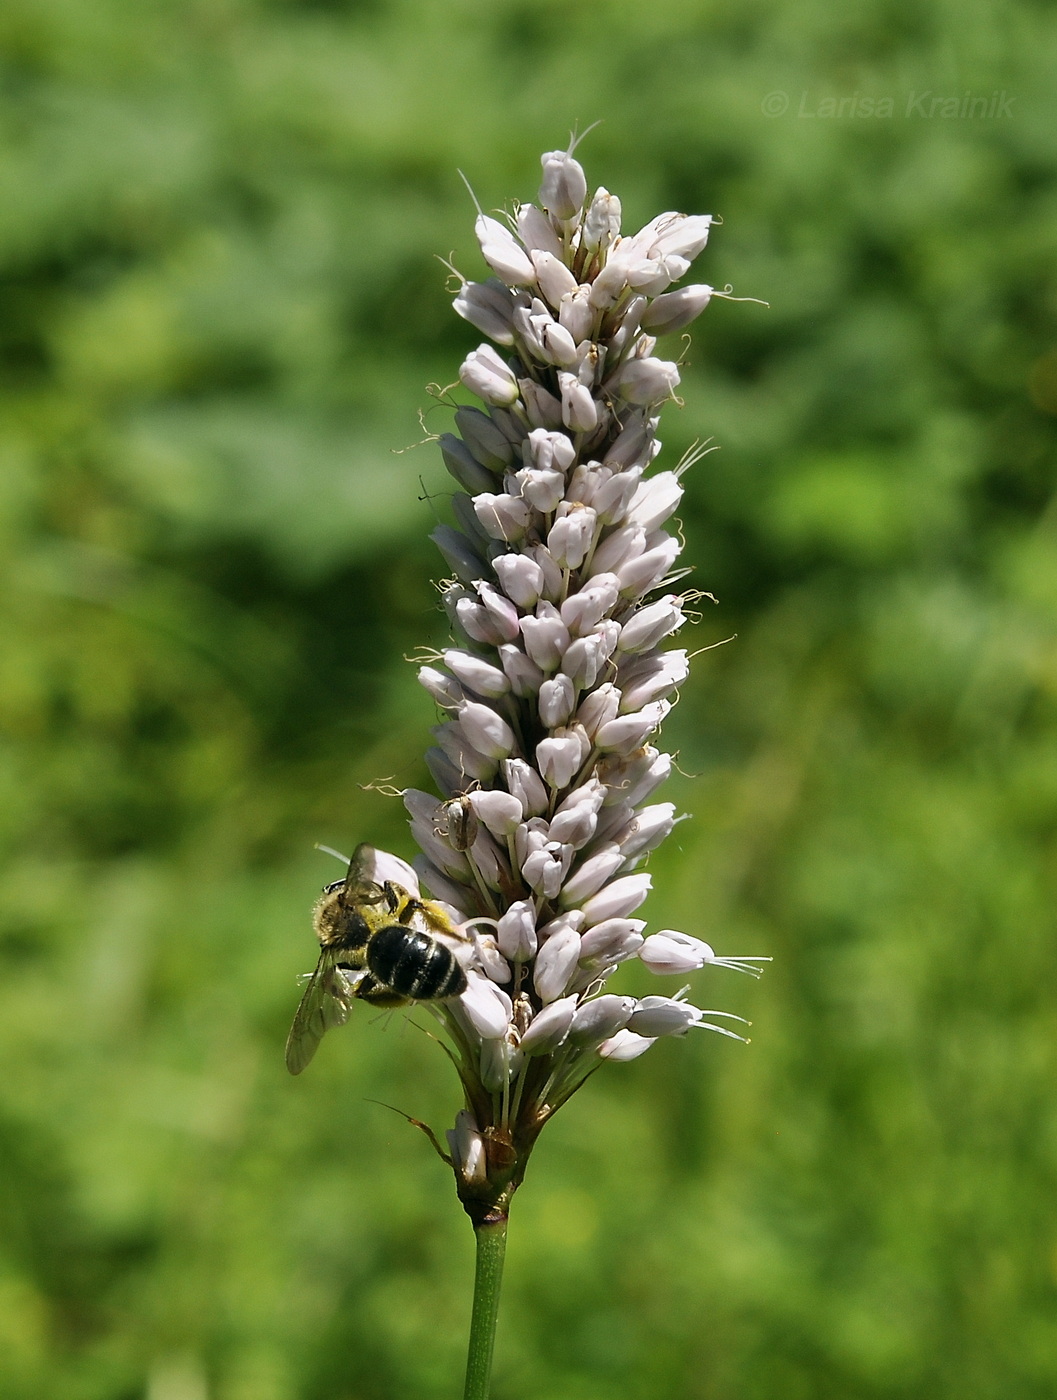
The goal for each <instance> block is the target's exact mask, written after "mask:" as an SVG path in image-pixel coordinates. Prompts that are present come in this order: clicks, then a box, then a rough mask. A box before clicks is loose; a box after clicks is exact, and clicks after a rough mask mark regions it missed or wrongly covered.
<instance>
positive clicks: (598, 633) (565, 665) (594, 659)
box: [562, 622, 620, 690]
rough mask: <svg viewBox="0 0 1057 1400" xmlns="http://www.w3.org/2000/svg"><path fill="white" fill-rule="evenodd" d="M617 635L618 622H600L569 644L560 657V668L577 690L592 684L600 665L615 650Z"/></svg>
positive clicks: (618, 630) (618, 631) (618, 629)
mask: <svg viewBox="0 0 1057 1400" xmlns="http://www.w3.org/2000/svg"><path fill="white" fill-rule="evenodd" d="M619 637H620V626H619V624H618V623H616V622H600V623H598V625H597V626H596V627H594V628H592V630H591V631H590V632H589V633H588V634H587V636H586V637H578V638H577V639H576V641H575V642H571V643H570V644H569V646H568V648H567V650H566V652H565V656H564V657H563V659H562V670H563V671H564V672H565V673H566V675H568V676H569V677H571V679H572V682H573V684H574V685H575V686H576V687H577V689H578V690H586V689H587V688H588V687H589V686H593V685H594V683H595V681H596V680H597V679H598V676H599V673H600V672H601V670H602V667H603V666H604V665H605V663H606V662H607V661H608V660H609V658H610V657H611V656H612V654H613V652H614V651H615V650H616V645H617V641H618V640H619Z"/></svg>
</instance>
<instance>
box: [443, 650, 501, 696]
mask: <svg viewBox="0 0 1057 1400" xmlns="http://www.w3.org/2000/svg"><path fill="white" fill-rule="evenodd" d="M442 660H443V661H444V664H445V666H447V668H448V670H449V671H451V672H452V674H453V675H454V676H456V677H457V679H458V680H460V681H461V682H462V683H463V685H464V686H466V687H467V689H469V690H474V691H476V692H477V694H478V695H484V696H486V697H487V698H488V699H491V700H495V699H498V698H499V696H500V695H505V694H506V693H507V691H508V690H509V689H510V682H509V680H507V678H506V676H505V675H504V673H503V672H502V671H501V670H500V669H499V667H498V666H493V665H492V663H491V662H490V661H486V660H485V659H484V657H483V656H478V655H477V653H476V652H472V651H461V650H460V649H459V648H458V647H448V649H447V650H446V651H444V652H443V653H442Z"/></svg>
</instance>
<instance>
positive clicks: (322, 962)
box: [286, 949, 352, 1074]
mask: <svg viewBox="0 0 1057 1400" xmlns="http://www.w3.org/2000/svg"><path fill="white" fill-rule="evenodd" d="M351 1006H352V992H351V991H350V989H349V987H348V984H347V983H346V982H345V979H344V978H343V977H342V975H341V972H340V971H339V969H338V965H337V962H336V960H335V957H334V954H333V953H332V952H330V951H328V950H326V949H324V951H323V952H322V954H321V955H320V959H319V962H318V963H317V964H316V970H315V972H313V974H312V976H311V977H310V978H309V980H308V986H307V987H306V988H305V991H304V995H303V996H302V998H301V1001H300V1004H299V1005H298V1008H297V1011H296V1013H295V1014H294V1023H293V1025H292V1026H291V1027H290V1034H289V1035H288V1036H287V1037H286V1068H287V1069H288V1070H289V1071H290V1073H291V1074H300V1073H301V1071H302V1070H303V1069H304V1068H305V1066H306V1065H307V1064H308V1063H309V1061H310V1060H311V1059H312V1056H313V1055H314V1054H315V1053H316V1049H317V1048H318V1046H319V1042H320V1041H321V1040H322V1039H323V1037H324V1035H325V1034H326V1032H327V1031H329V1030H330V1028H331V1027H332V1026H343V1025H344V1024H345V1022H346V1021H347V1020H348V1019H349V1010H350V1008H351Z"/></svg>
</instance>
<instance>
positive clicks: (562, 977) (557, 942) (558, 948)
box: [532, 925, 580, 1002]
mask: <svg viewBox="0 0 1057 1400" xmlns="http://www.w3.org/2000/svg"><path fill="white" fill-rule="evenodd" d="M579 959H580V935H579V934H578V933H576V932H575V931H574V930H573V929H572V928H570V927H569V926H567V925H565V926H562V927H560V928H558V929H557V930H556V931H555V932H554V933H552V934H551V936H550V937H549V938H548V939H547V941H546V942H545V943H544V944H543V945H542V946H541V947H540V949H539V951H538V952H537V954H536V965H535V968H534V970H533V974H532V983H533V986H534V987H535V988H536V991H537V992H538V993H539V995H540V998H541V1000H542V1001H544V1002H551V1001H557V999H558V998H559V997H560V996H562V995H563V994H564V992H565V988H566V986H567V984H568V982H569V979H570V978H571V977H572V976H573V974H574V973H575V972H576V964H577V963H578V961H579Z"/></svg>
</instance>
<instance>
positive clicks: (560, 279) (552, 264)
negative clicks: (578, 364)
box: [532, 252, 579, 334]
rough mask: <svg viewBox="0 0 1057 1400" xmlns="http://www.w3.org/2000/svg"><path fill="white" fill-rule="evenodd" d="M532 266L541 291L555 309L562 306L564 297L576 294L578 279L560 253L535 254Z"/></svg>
mask: <svg viewBox="0 0 1057 1400" xmlns="http://www.w3.org/2000/svg"><path fill="white" fill-rule="evenodd" d="M532 265H533V267H535V269H536V280H537V282H538V283H539V288H540V291H541V292H542V293H543V295H544V296H545V297H546V298H547V300H548V301H549V302H550V304H551V306H553V307H554V308H555V309H557V308H558V307H559V306H560V304H561V299H562V297H563V296H567V295H570V294H571V293H573V292H575V291H576V289H577V287H578V286H579V283H578V282H577V280H576V278H575V277H574V276H573V274H572V273H571V272H570V271H569V269H568V268H567V267H566V266H565V264H564V263H563V262H562V260H561V254H560V253H558V254H555V253H551V252H539V253H533V254H532ZM566 334H568V332H566Z"/></svg>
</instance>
